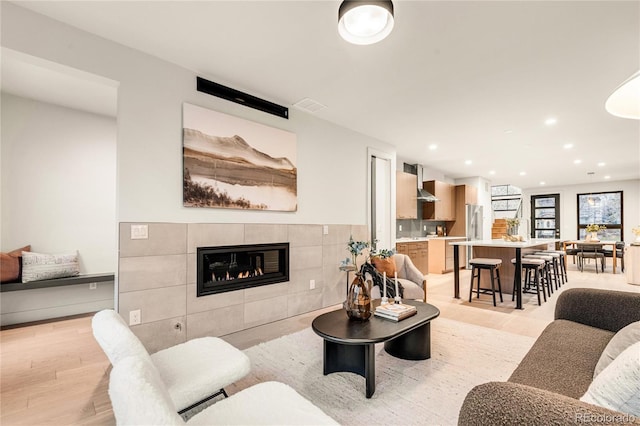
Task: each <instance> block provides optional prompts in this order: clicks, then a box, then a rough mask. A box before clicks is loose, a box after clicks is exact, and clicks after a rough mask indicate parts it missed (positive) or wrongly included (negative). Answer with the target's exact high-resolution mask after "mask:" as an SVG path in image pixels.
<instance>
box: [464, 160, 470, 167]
mask: <svg viewBox="0 0 640 426" xmlns="http://www.w3.org/2000/svg"><path fill="white" fill-rule="evenodd" d="M471 163H472V161H471V160H465V161H464V164H466V165H467V166H468V165H470V164H471Z"/></svg>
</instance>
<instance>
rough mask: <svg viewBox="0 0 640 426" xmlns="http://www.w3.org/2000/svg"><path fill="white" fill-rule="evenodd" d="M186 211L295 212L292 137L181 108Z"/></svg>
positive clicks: (201, 110) (203, 110)
mask: <svg viewBox="0 0 640 426" xmlns="http://www.w3.org/2000/svg"><path fill="white" fill-rule="evenodd" d="M182 120H183V129H182V131H183V134H182V152H183V167H184V176H183V178H184V187H183V203H184V206H186V207H212V208H228V209H252V210H276V211H296V210H297V208H298V201H297V199H298V198H297V188H298V185H297V181H298V170H297V168H296V164H295V163H296V135H295V134H294V133H291V132H287V131H284V130H280V129H276V128H274V127H269V126H265V125H263V124H259V123H255V122H252V121H248V120H244V119H241V118H238V117H233V116H231V115H227V114H222V113H220V112H216V111H212V110H209V109H206V108H202V107H199V106H196V105H191V104H187V103H185V104H183V108H182Z"/></svg>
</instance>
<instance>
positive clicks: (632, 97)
mask: <svg viewBox="0 0 640 426" xmlns="http://www.w3.org/2000/svg"><path fill="white" fill-rule="evenodd" d="M604 107H605V109H606V110H607V111H608V112H609V114H612V115H615V116H616V117H622V118H634V119H636V120H640V71H638V72H636V73H635V74H634V75H632V76H631V77H629V78H628V79H627V80H626V81H625V82H624V83H622V84H621V85H620V86H619V87H618V88H617V89H616V90H614V92H613V93H612V94H611V96H609V99H607V102H605V104H604Z"/></svg>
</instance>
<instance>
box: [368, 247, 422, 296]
mask: <svg viewBox="0 0 640 426" xmlns="http://www.w3.org/2000/svg"><path fill="white" fill-rule="evenodd" d="M392 259H393V261H394V263H395V265H396V270H397V271H398V283H400V284H402V287H403V289H404V294H403V298H404V299H420V300H423V301H425V302H426V301H427V280H426V279H425V277H424V275H423V274H422V272H420V270H419V269H418V268H417V267H416V266H415V265H414V264H413V262H412V261H411V258H410V257H409V256H407V255H406V254H400V253H397V254H394V255H393V256H392ZM364 278H365V280H367V281H368V282H369V281H371V277H368V276H366V275H365V277H364ZM388 278H393V276H390V277H388ZM381 297H382V295H381V294H380V288H379V287H378V286H373V287H372V288H371V298H372V299H380V298H381Z"/></svg>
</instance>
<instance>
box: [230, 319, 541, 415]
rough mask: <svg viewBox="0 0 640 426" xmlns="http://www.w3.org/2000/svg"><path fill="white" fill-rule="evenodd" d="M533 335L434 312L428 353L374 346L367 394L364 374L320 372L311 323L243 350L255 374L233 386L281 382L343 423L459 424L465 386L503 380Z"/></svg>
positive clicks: (316, 339)
mask: <svg viewBox="0 0 640 426" xmlns="http://www.w3.org/2000/svg"><path fill="white" fill-rule="evenodd" d="M534 340H535V339H534V338H531V337H525V336H519V335H515V334H511V333H507V332H504V331H499V330H494V329H490V328H486V327H480V326H476V325H471V324H466V323H462V322H458V321H454V320H449V319H445V318H437V319H435V320H434V321H433V322H432V323H431V359H429V360H425V361H406V360H402V359H398V358H394V357H392V356H391V355H389V354H387V353H386V352H385V351H384V347H383V344H377V345H376V358H375V361H376V391H375V393H374V395H373V397H372V398H371V399H367V398H365V394H364V390H365V389H364V388H365V382H364V378H363V377H361V376H359V375H356V374H353V373H332V374H329V375H327V376H324V375H323V374H322V338H321V337H319V336H318V335H316V334H315V333H314V332H313V330H311V328H307V329H304V330H302V331H300V332H297V333H294V334H290V335H287V336H283V337H281V338H278V339H275V340H271V341H269V342H265V343H262V344H259V345H257V346H253V347H251V348H249V349H247V350H245V353H246V354H247V355H248V356H249V358H250V359H251V373H249V375H248V376H247V377H246V378H245V379H243V380H242V381H240V382H238V383H237V384H235V385H233V386H230V387H229V388H228V390H229V391H230V393H234V392H237V391H239V390H241V389H243V388H246V387H248V386H251V385H253V384H256V383H260V382H265V381H269V380H275V381H279V382H283V383H286V384H288V385H289V386H291V387H293V388H294V389H295V390H297V391H298V392H299V393H300V394H302V395H303V396H305V397H306V398H307V399H309V400H310V401H312V402H313V403H314V404H316V405H317V406H318V407H320V408H321V409H322V410H323V411H324V412H325V413H327V414H328V415H330V416H331V417H333V418H334V419H335V420H336V421H337V422H339V423H340V424H342V425H359V426H362V425H455V424H456V423H457V421H458V412H459V410H460V407H461V406H462V402H463V400H464V398H465V396H466V394H467V392H469V390H471V389H472V388H473V387H474V386H476V385H478V384H481V383H484V382H488V381H500V380H506V379H507V378H508V377H509V376H510V375H511V373H512V371H513V370H514V369H515V368H516V366H517V365H518V362H519V361H520V360H521V359H522V357H523V356H524V355H525V354H526V353H527V351H528V350H529V348H530V347H531V346H532V345H533V342H534Z"/></svg>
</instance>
